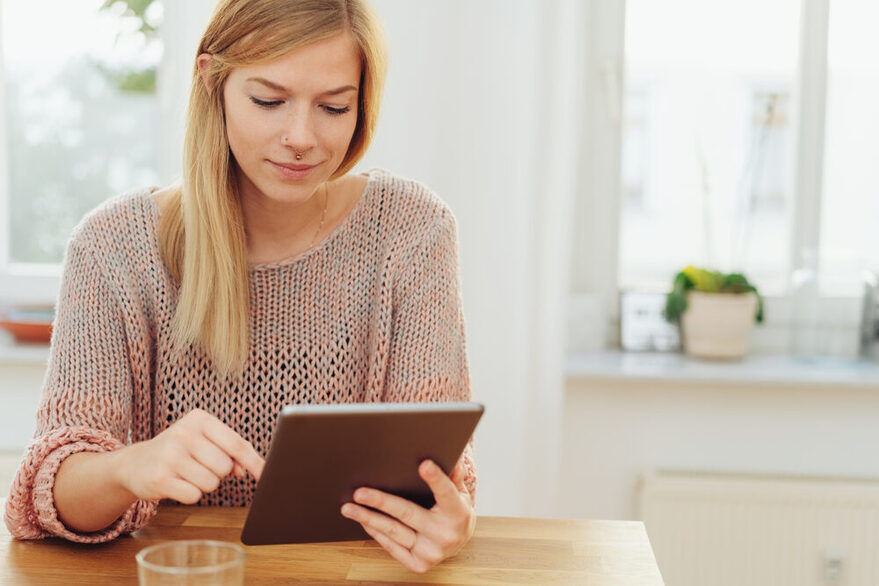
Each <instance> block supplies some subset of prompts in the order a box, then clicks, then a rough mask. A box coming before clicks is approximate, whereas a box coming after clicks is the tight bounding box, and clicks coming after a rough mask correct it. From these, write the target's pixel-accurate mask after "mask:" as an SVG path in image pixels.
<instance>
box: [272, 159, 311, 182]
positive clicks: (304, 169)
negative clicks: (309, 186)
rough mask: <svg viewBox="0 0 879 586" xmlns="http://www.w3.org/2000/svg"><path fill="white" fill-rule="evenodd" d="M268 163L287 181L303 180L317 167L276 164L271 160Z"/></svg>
mask: <svg viewBox="0 0 879 586" xmlns="http://www.w3.org/2000/svg"><path fill="white" fill-rule="evenodd" d="M269 163H271V165H272V166H273V167H274V168H275V169H277V171H278V173H280V174H281V175H282V176H283V177H286V178H287V179H303V178H304V177H307V176H308V174H309V173H311V170H312V169H314V168H315V167H317V165H303V164H301V163H276V162H274V161H271V160H270V161H269Z"/></svg>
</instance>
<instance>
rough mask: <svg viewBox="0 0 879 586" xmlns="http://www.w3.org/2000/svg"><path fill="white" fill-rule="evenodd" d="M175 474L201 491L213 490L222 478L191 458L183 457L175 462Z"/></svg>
mask: <svg viewBox="0 0 879 586" xmlns="http://www.w3.org/2000/svg"><path fill="white" fill-rule="evenodd" d="M177 474H178V475H179V476H180V478H181V479H182V480H185V481H186V482H188V483H189V484H192V485H193V486H195V487H196V488H198V489H199V490H200V491H201V492H202V493H208V492H213V491H215V490H216V489H217V487H218V486H219V485H220V480H222V479H223V476H217V475H216V474H214V472H213V471H211V470H209V469H208V468H206V467H204V466H202V465H201V464H200V463H199V462H198V461H196V460H195V459H193V458H183V459H182V460H181V461H180V462H179V463H178V464H177ZM199 498H200V497H199Z"/></svg>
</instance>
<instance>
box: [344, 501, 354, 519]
mask: <svg viewBox="0 0 879 586" xmlns="http://www.w3.org/2000/svg"><path fill="white" fill-rule="evenodd" d="M342 514H343V515H344V516H346V517H350V516H351V515H353V514H354V507H352V506H351V505H349V504H347V503H346V504H344V505H342Z"/></svg>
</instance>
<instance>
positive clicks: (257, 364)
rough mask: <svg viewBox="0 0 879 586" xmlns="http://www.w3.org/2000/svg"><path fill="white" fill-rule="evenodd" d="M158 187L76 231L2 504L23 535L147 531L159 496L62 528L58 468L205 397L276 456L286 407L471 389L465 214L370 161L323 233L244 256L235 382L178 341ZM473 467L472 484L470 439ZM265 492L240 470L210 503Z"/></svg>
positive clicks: (116, 202)
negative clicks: (78, 528) (274, 251)
mask: <svg viewBox="0 0 879 586" xmlns="http://www.w3.org/2000/svg"><path fill="white" fill-rule="evenodd" d="M154 191H155V190H154V189H146V190H139V191H134V192H130V193H126V194H123V195H121V196H118V197H115V198H112V199H110V200H108V201H107V202H105V203H104V204H102V205H101V206H99V207H98V208H97V209H96V210H94V211H93V212H91V213H90V214H89V215H87V216H86V217H85V218H84V219H83V221H82V222H81V223H80V224H79V225H78V226H77V228H76V229H75V230H74V232H73V236H72V238H71V241H70V243H69V245H68V249H67V253H66V256H65V260H64V271H63V278H62V288H61V292H60V295H59V298H58V304H57V311H56V318H55V327H54V333H53V337H52V348H51V353H50V358H49V364H48V371H47V374H46V378H45V381H44V383H43V395H42V400H41V403H40V407H39V411H38V413H37V424H36V433H35V437H34V441H33V442H32V444H31V445H30V446H29V448H28V450H27V452H26V454H25V456H24V459H23V461H22V464H21V467H20V469H19V470H18V473H17V476H16V478H15V480H14V482H13V484H12V487H11V489H10V494H9V497H8V499H7V502H6V514H5V521H6V525H7V527H8V528H9V531H10V532H11V533H12V535H13V536H15V537H17V538H20V539H38V538H42V537H48V536H53V535H55V536H60V537H63V538H66V539H69V540H72V541H80V542H102V541H108V540H110V539H113V538H115V537H116V536H118V535H120V534H121V533H127V532H131V531H134V530H136V529H138V528H140V527H142V526H143V525H144V524H146V523H147V522H148V520H149V519H150V518H151V517H152V515H154V514H155V511H156V508H157V505H158V503H157V502H155V501H144V500H140V501H137V502H136V503H134V504H133V505H132V506H131V507H130V508H129V509H128V510H127V511H126V512H125V513H124V514H123V515H122V516H121V517H120V518H119V519H118V520H117V521H116V522H115V523H113V524H112V525H111V526H110V527H107V528H106V529H104V530H102V531H99V532H95V533H78V532H75V531H72V530H70V529H69V528H67V527H66V526H65V525H64V524H63V523H62V522H61V521H60V520H59V518H58V513H57V510H56V507H55V502H54V495H53V488H54V484H55V475H56V473H57V471H58V468H59V466H60V465H61V463H62V461H63V460H64V459H65V458H66V457H68V456H70V455H71V454H75V453H77V452H82V451H91V452H104V451H110V450H116V449H119V448H120V447H122V446H124V445H126V444H128V443H133V442H140V441H144V440H148V439H150V438H152V437H155V436H156V435H157V434H159V433H160V432H161V431H163V430H164V429H165V428H167V427H168V426H169V425H171V424H172V423H174V422H175V421H177V420H178V419H179V418H180V417H182V416H183V415H185V414H186V413H188V412H190V411H191V410H193V409H196V408H200V409H203V410H205V411H208V412H210V413H212V414H213V415H215V416H216V417H218V418H219V419H220V420H221V421H223V422H225V423H226V424H227V425H228V426H229V427H231V428H232V429H234V430H235V431H236V432H237V433H238V434H240V435H241V436H242V437H244V438H245V439H247V440H248V441H250V442H251V444H253V446H254V448H256V450H257V451H258V452H259V453H260V454H262V455H263V456H265V455H266V453H267V452H268V448H269V445H270V443H271V439H272V432H273V428H274V425H275V422H276V420H277V417H278V413H279V412H280V410H281V408H282V407H283V406H284V405H287V404H296V403H299V404H309V403H357V402H382V401H384V402H403V401H405V402H415V401H429V402H435V401H461V400H469V398H470V382H469V374H468V366H467V359H466V352H465V345H464V320H463V314H462V309H461V303H460V295H459V276H458V258H457V236H456V226H455V220H454V217H453V216H452V214H451V212H450V211H449V209H448V207H447V206H446V205H445V204H444V203H443V202H442V201H441V200H440V199H439V198H438V197H437V196H436V195H435V194H433V193H432V192H431V191H430V190H428V189H427V188H425V187H424V186H423V185H420V184H419V183H416V182H414V181H411V180H408V179H403V178H400V177H397V176H395V175H392V174H391V173H388V172H386V171H381V170H373V171H370V173H369V175H368V180H367V184H366V187H365V189H364V192H363V194H362V195H361V198H360V201H359V202H358V203H357V205H356V206H355V208H354V209H353V210H352V211H351V212H350V213H349V215H348V216H347V217H346V218H345V219H344V220H343V221H342V223H341V224H340V225H339V226H338V227H337V228H336V229H335V230H334V231H333V232H331V233H330V234H329V235H328V236H327V237H326V238H325V239H324V240H322V241H321V242H319V243H318V244H317V245H316V246H314V247H312V248H311V249H309V250H307V251H305V252H303V253H301V254H300V255H298V256H296V257H294V258H292V259H289V260H286V261H283V262H278V263H272V264H261V265H251V266H250V267H249V277H250V304H251V307H250V354H249V357H248V359H247V362H246V364H245V368H244V371H243V374H242V375H241V376H240V377H238V378H236V379H235V380H234V381H233V382H222V381H223V379H220V378H219V377H218V375H217V374H216V373H215V370H214V368H213V366H212V363H211V361H210V359H209V358H208V357H207V355H206V354H205V353H204V352H203V351H202V350H201V349H199V348H197V347H192V348H189V349H188V350H186V351H183V352H180V351H176V350H173V351H172V347H171V319H172V316H173V314H174V309H175V306H176V300H177V298H178V294H179V283H178V282H177V281H176V280H175V279H174V278H173V277H172V275H171V273H170V271H169V270H168V269H167V267H166V266H165V264H164V262H163V261H162V258H161V255H160V252H159V243H158V237H157V233H158V230H157V227H158V219H159V208H158V206H157V205H156V202H155V199H154V197H153V196H152V194H153V192H154ZM360 441H369V438H360ZM464 466H465V485H466V486H467V488H468V490H470V491H471V493H472V492H473V491H474V490H475V482H476V478H475V473H474V468H473V463H472V457H471V452H470V448H469V447H468V449H467V450H466V452H465V456H464ZM254 489H255V481H254V480H253V478H252V477H250V476H248V477H247V478H244V479H239V478H235V477H232V476H230V477H227V478H226V479H224V480H223V481H222V482H221V483H220V486H219V488H217V490H215V491H214V492H211V493H209V494H206V495H204V497H203V498H202V499H201V501H200V503H199V504H201V505H223V506H246V505H249V504H250V502H251V500H252V498H253V493H254Z"/></svg>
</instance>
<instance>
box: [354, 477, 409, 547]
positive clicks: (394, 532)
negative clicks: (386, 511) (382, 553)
mask: <svg viewBox="0 0 879 586" xmlns="http://www.w3.org/2000/svg"><path fill="white" fill-rule="evenodd" d="M358 492H359V491H358ZM342 515H343V516H345V517H347V518H349V519H351V520H353V521H357V522H358V523H360V524H361V525H363V527H364V529H366V528H370V529H374V530H375V531H379V532H381V533H382V534H384V535H386V536H388V537H390V538H391V539H393V540H394V541H395V542H397V543H399V544H400V545H401V546H402V547H405V548H406V549H407V550H409V549H412V548H413V547H415V541H416V539H417V538H418V535H417V534H416V533H415V531H413V530H412V528H410V527H407V526H406V525H404V524H403V523H401V522H400V521H398V520H396V519H392V518H391V517H388V516H387V515H383V514H381V513H378V512H376V511H371V510H369V509H367V508H365V507H360V506H357V505H355V504H353V503H345V504H344V505H342Z"/></svg>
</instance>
